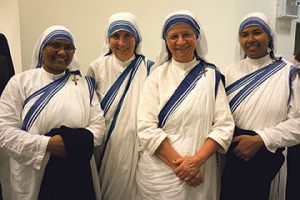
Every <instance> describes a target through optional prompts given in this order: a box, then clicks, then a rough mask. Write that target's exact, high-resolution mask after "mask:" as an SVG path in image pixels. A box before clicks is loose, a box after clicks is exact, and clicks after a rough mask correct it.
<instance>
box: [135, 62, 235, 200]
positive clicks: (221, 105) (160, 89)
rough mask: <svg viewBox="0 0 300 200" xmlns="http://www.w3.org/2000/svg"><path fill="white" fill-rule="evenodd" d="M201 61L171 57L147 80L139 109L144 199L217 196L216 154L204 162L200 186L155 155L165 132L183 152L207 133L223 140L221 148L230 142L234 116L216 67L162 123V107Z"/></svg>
mask: <svg viewBox="0 0 300 200" xmlns="http://www.w3.org/2000/svg"><path fill="white" fill-rule="evenodd" d="M198 63H199V61H197V60H196V59H195V60H193V61H192V62H190V63H178V62H176V61H174V60H173V59H172V60H171V61H169V62H166V63H165V64H163V65H162V66H159V67H157V68H156V69H155V70H154V71H153V73H151V74H150V75H149V77H148V78H147V80H146V82H145V85H144V88H143V93H142V94H141V99H140V104H139V109H138V137H139V140H140V146H141V147H140V148H141V149H140V160H139V164H138V171H137V182H138V186H139V190H138V191H139V198H141V199H152V200H153V199H157V200H158V199H174V200H182V199H190V200H193V199H200V200H202V199H203V200H207V199H210V200H217V199H218V191H219V186H220V185H219V183H220V182H219V179H220V177H219V173H220V171H219V170H220V168H219V167H220V165H218V163H217V158H216V154H213V155H212V156H211V157H210V158H209V159H208V160H207V161H206V162H205V163H204V164H203V165H202V166H201V168H200V170H201V171H202V172H203V173H204V176H205V181H204V183H202V184H200V185H199V186H197V187H195V188H193V187H190V186H189V185H187V184H186V183H184V182H183V181H181V180H180V179H179V178H178V177H177V176H176V175H175V174H174V172H173V170H172V169H171V168H170V167H169V166H167V165H166V164H165V163H164V162H163V161H161V160H160V159H159V158H158V157H157V156H155V155H154V153H155V151H156V149H157V148H158V146H159V145H160V143H161V142H162V141H163V140H164V139H166V138H167V139H168V141H169V142H170V144H171V145H172V147H173V148H174V149H175V150H176V151H177V152H178V153H179V154H180V155H182V156H189V155H194V154H195V153H196V152H197V151H198V150H199V148H200V147H201V146H202V144H203V143H204V142H205V140H206V139H207V138H211V139H213V140H214V141H216V142H217V143H219V144H220V146H221V147H220V149H219V151H220V152H221V153H224V152H226V151H227V148H228V147H229V144H230V141H231V138H232V131H233V121H232V117H231V114H230V109H229V106H228V101H227V97H226V93H225V91H224V87H223V84H222V83H221V82H220V83H219V85H218V92H217V94H215V83H216V79H215V77H216V75H215V69H214V68H210V67H206V68H205V69H206V71H205V72H204V74H203V76H202V77H201V78H200V79H199V80H198V81H197V83H196V84H195V86H194V87H193V89H192V90H191V91H190V92H189V94H188V95H186V96H185V98H184V99H183V100H182V101H181V102H180V104H179V105H178V107H177V108H176V109H175V110H174V111H173V112H172V114H170V115H169V117H168V119H167V120H166V121H165V124H164V126H162V127H161V128H159V127H158V123H159V119H158V115H159V112H160V111H161V110H162V108H163V107H164V106H165V105H166V103H167V101H168V100H169V99H170V97H171V96H172V94H174V91H175V90H176V88H178V86H179V84H180V83H181V82H182V80H183V79H184V78H185V77H186V75H187V74H188V73H189V72H190V71H191V70H193V68H194V67H195V66H196V65H197V64H198ZM226 105H227V106H226Z"/></svg>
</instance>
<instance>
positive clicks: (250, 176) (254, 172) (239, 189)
mask: <svg viewBox="0 0 300 200" xmlns="http://www.w3.org/2000/svg"><path fill="white" fill-rule="evenodd" d="M239 135H251V136H253V135H256V133H255V132H254V131H251V130H244V129H240V128H238V127H236V128H235V131H234V136H239ZM236 146H237V143H232V144H231V145H230V147H229V150H228V152H227V154H226V165H225V168H224V171H223V176H222V186H221V200H239V199H243V200H253V199H257V200H267V199H268V198H269V193H270V185H271V181H272V180H273V178H274V177H275V175H276V174H277V173H278V171H279V170H280V168H281V166H282V164H283V162H284V160H285V158H284V155H283V154H282V151H283V150H284V148H281V149H277V151H276V152H275V153H273V152H270V151H268V150H267V149H266V148H265V147H262V148H261V149H260V150H259V151H258V152H257V153H256V154H255V156H254V157H253V158H251V159H250V160H249V161H245V160H243V159H242V158H239V157H237V156H236V155H235V154H234V152H233V150H234V148H235V147H236ZM253 191H256V192H253Z"/></svg>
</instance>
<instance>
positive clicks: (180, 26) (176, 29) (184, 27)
mask: <svg viewBox="0 0 300 200" xmlns="http://www.w3.org/2000/svg"><path fill="white" fill-rule="evenodd" d="M185 31H191V32H194V30H193V28H192V27H191V26H190V25H188V24H185V23H180V24H176V25H174V26H172V27H171V28H170V29H169V30H168V32H167V35H168V34H172V33H176V32H185Z"/></svg>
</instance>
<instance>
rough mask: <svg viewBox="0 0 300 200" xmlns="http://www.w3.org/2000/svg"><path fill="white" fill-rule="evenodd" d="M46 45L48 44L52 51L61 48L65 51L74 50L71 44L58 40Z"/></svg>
mask: <svg viewBox="0 0 300 200" xmlns="http://www.w3.org/2000/svg"><path fill="white" fill-rule="evenodd" d="M47 46H49V47H50V48H51V49H52V50H53V51H59V50H61V49H62V48H63V49H64V50H65V51H66V52H67V53H74V52H75V50H76V48H75V46H74V45H73V44H62V43H60V42H52V43H49V44H48V45H47Z"/></svg>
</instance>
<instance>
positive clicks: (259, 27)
mask: <svg viewBox="0 0 300 200" xmlns="http://www.w3.org/2000/svg"><path fill="white" fill-rule="evenodd" d="M254 30H260V31H263V32H265V30H264V29H263V28H262V27H261V26H258V25H252V26H248V27H246V28H244V29H243V30H241V33H242V32H251V31H254Z"/></svg>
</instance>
